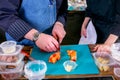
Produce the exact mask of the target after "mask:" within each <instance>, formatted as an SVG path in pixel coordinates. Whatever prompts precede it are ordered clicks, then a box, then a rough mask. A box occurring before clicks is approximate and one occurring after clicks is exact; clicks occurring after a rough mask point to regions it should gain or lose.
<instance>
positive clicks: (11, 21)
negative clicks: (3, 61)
mask: <svg viewBox="0 0 120 80" xmlns="http://www.w3.org/2000/svg"><path fill="white" fill-rule="evenodd" d="M19 4H20V0H0V28H1V29H3V30H4V31H5V32H7V33H8V34H10V35H11V36H12V37H13V38H14V39H15V40H17V41H19V40H21V39H22V38H23V37H24V35H25V34H26V33H27V32H29V31H30V30H31V29H32V27H30V26H29V25H28V24H27V23H26V22H24V21H23V20H22V19H21V18H20V17H19V14H18V8H19Z"/></svg>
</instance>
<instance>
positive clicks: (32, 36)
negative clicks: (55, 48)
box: [24, 29, 40, 41]
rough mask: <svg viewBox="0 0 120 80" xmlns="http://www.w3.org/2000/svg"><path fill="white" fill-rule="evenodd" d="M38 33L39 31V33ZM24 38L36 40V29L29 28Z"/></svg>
mask: <svg viewBox="0 0 120 80" xmlns="http://www.w3.org/2000/svg"><path fill="white" fill-rule="evenodd" d="M39 34H40V33H39ZM24 37H25V38H26V39H29V40H31V41H36V40H35V39H37V38H36V37H39V35H38V31H37V30H35V29H31V30H30V31H29V32H28V33H27V34H26V35H25V36H24Z"/></svg>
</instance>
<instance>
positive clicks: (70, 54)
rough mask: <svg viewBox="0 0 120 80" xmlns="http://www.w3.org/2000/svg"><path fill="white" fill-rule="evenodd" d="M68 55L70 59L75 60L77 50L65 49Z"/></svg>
mask: <svg viewBox="0 0 120 80" xmlns="http://www.w3.org/2000/svg"><path fill="white" fill-rule="evenodd" d="M67 53H68V55H69V56H70V60H72V61H76V60H77V52H76V51H75V50H67Z"/></svg>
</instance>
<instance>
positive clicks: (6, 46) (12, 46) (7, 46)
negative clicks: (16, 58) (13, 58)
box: [0, 41, 16, 54]
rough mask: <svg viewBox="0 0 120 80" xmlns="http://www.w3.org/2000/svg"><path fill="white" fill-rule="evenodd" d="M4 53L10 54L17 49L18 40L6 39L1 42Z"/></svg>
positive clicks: (0, 45)
mask: <svg viewBox="0 0 120 80" xmlns="http://www.w3.org/2000/svg"><path fill="white" fill-rule="evenodd" d="M0 47H1V48H2V51H3V53H5V54H9V53H13V52H15V51H16V42H15V41H5V42H2V43H1V44H0Z"/></svg>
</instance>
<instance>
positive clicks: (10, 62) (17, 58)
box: [0, 53, 24, 65]
mask: <svg viewBox="0 0 120 80" xmlns="http://www.w3.org/2000/svg"><path fill="white" fill-rule="evenodd" d="M14 58H15V59H14ZM23 58H24V54H22V53H19V54H18V55H16V56H6V61H2V60H1V59H0V60H1V61H0V65H18V64H19V63H20V62H21V61H22V60H23ZM10 59H11V60H10Z"/></svg>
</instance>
